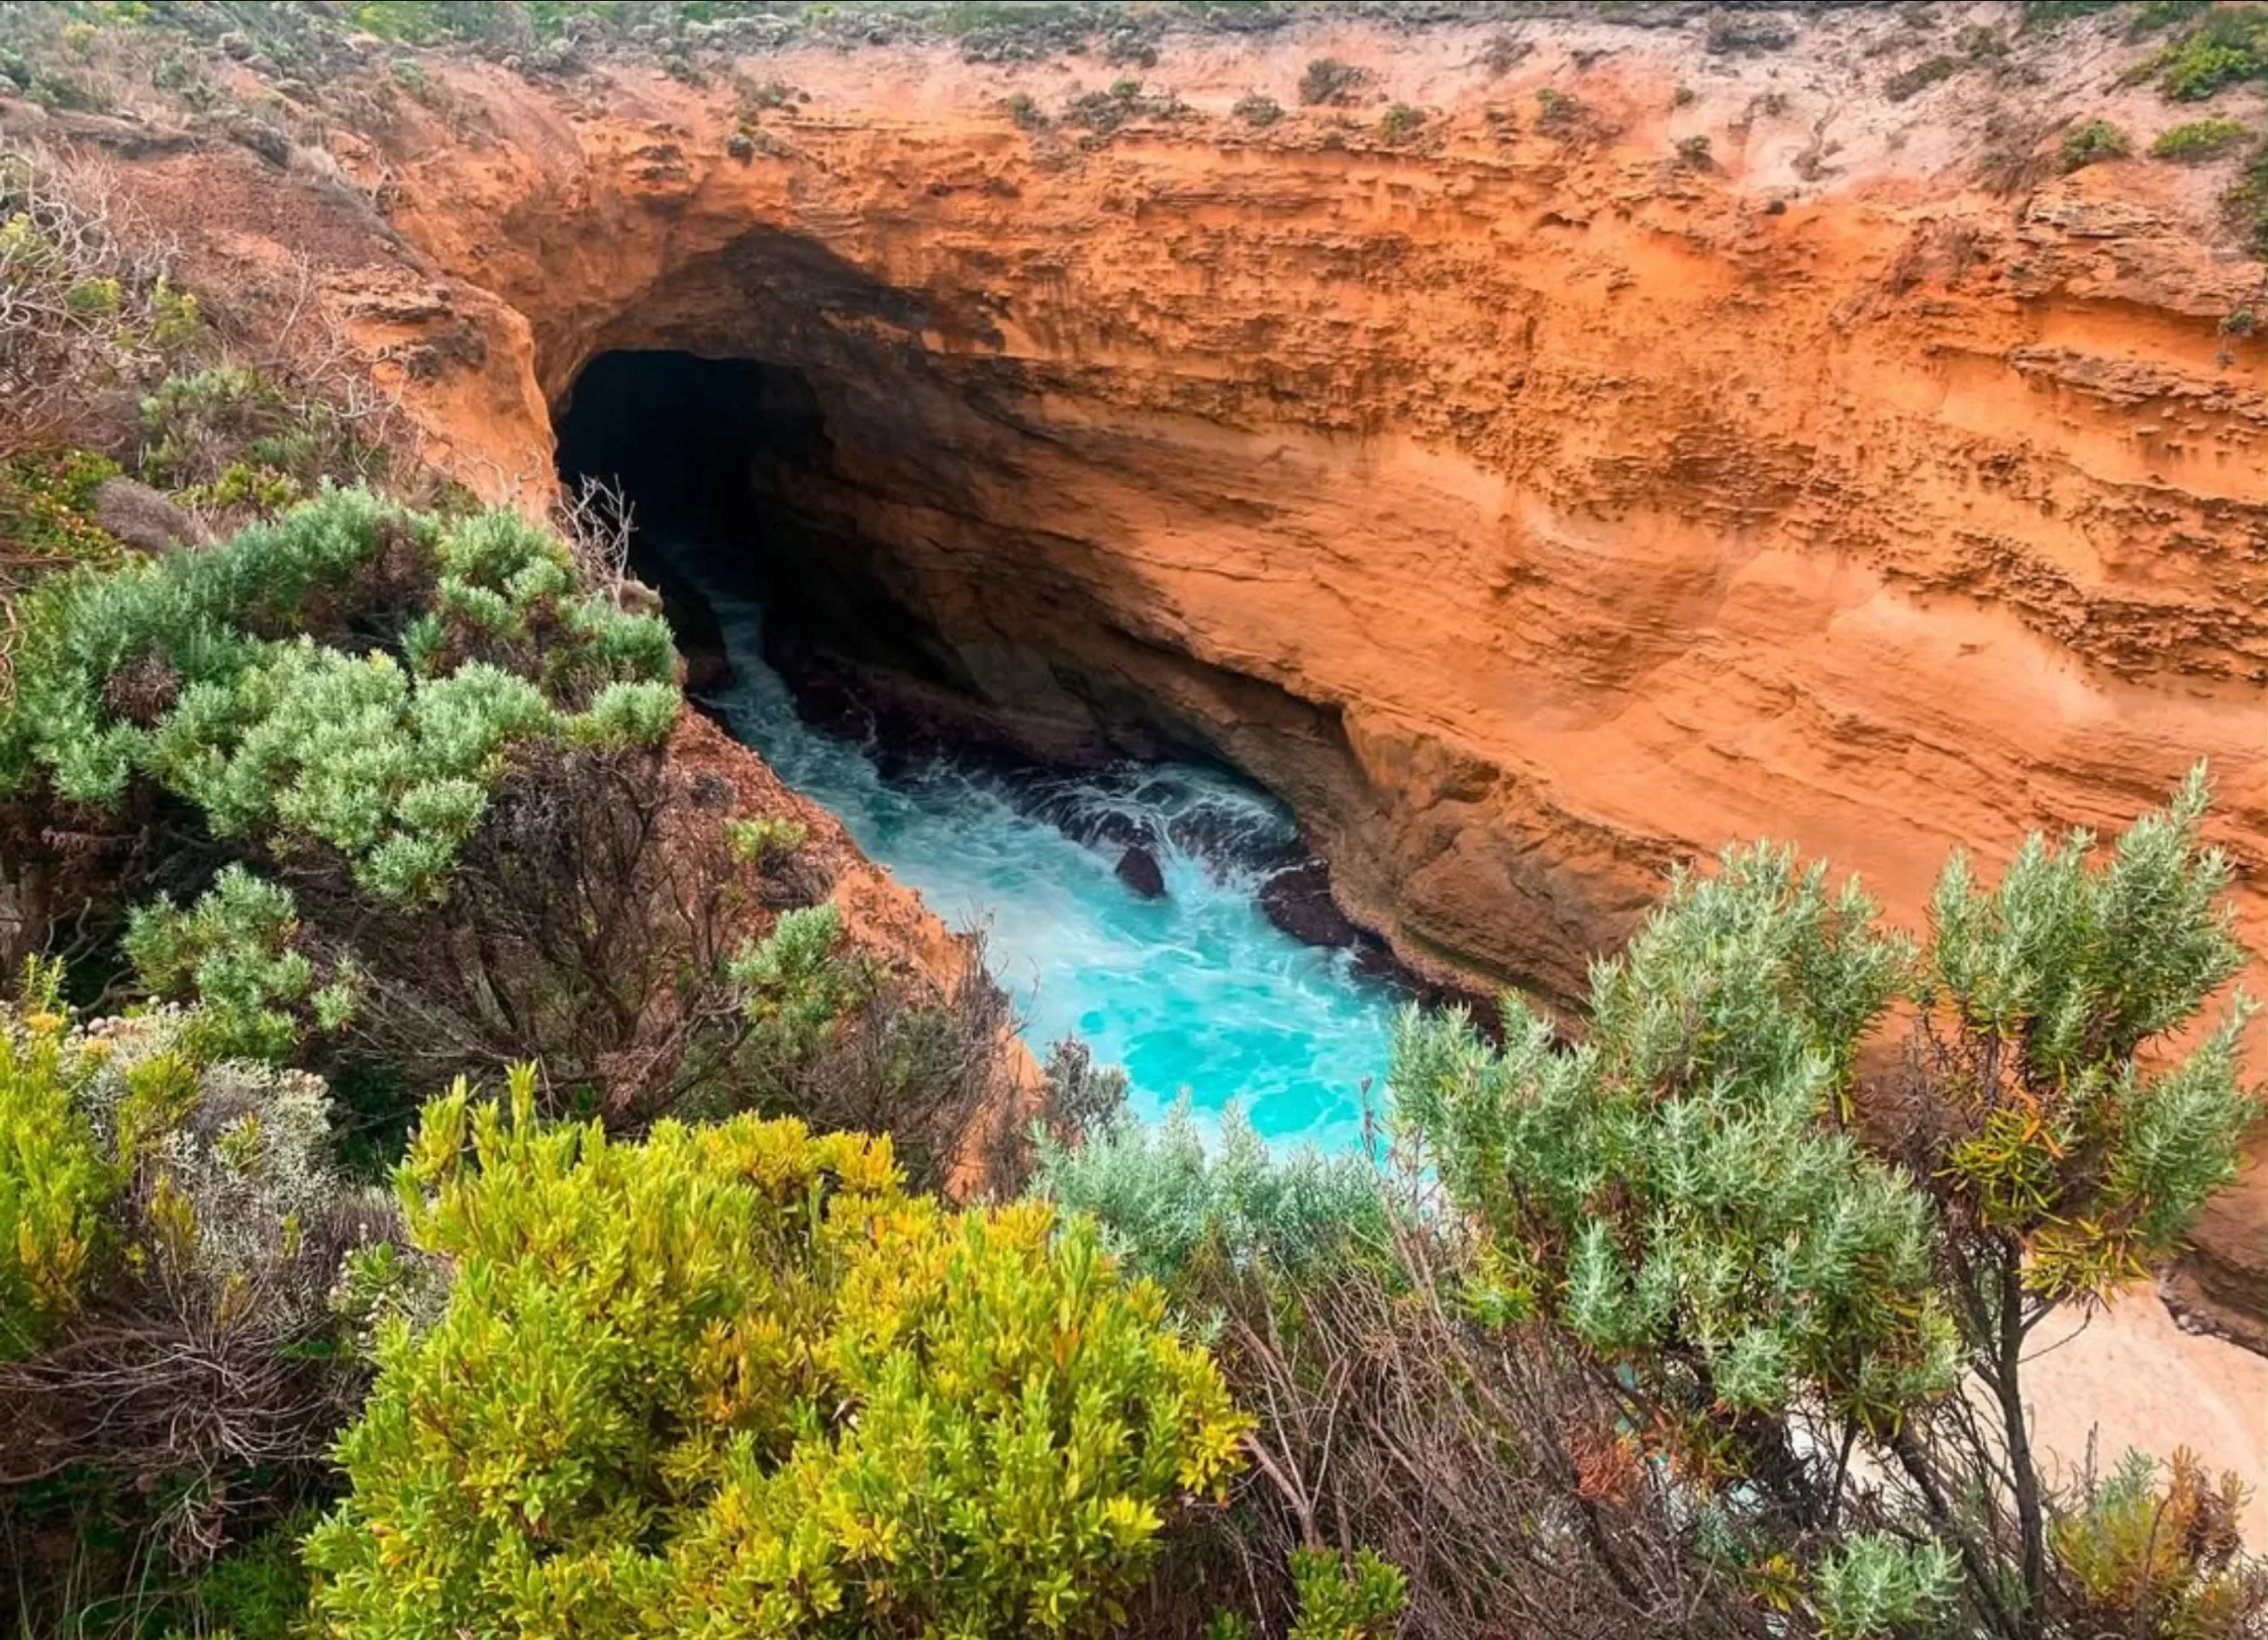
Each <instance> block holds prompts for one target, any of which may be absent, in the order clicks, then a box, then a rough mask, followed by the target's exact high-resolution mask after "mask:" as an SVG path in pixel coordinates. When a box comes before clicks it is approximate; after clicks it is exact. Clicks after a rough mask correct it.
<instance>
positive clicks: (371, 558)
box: [0, 491, 677, 900]
mask: <svg viewBox="0 0 2268 1640" xmlns="http://www.w3.org/2000/svg"><path fill="white" fill-rule="evenodd" d="M310 625H312V626H319V627H321V628H322V640H323V641H319V640H318V639H317V638H316V637H315V636H309V635H302V636H300V637H299V638H297V639H296V640H291V641H284V640H282V639H279V638H274V637H270V636H268V635H267V634H269V633H283V632H290V631H291V630H293V629H295V628H302V627H306V626H310ZM24 626H25V630H26V637H25V641H24V642H23V645H22V650H21V654H20V657H19V661H18V688H17V694H16V698H15V699H14V700H13V701H12V703H8V704H7V705H6V706H5V707H0V791H4V790H6V789H11V788H12V789H15V790H18V791H21V790H23V789H26V788H27V786H28V785H29V783H30V782H31V781H32V779H33V777H34V776H35V775H36V774H44V776H45V777H46V779H47V780H48V781H50V782H51V784H52V785H53V787H54V789H55V790H56V791H57V792H58V793H60V794H61V795H62V796H64V797H67V798H70V799H72V800H74V801H78V802H83V803H90V804H99V805H106V806H107V805H114V804H119V803H120V801H121V800H122V799H123V798H124V797H125V796H126V794H127V792H128V787H129V784H130V783H131V781H133V780H134V779H135V778H136V776H142V777H146V778H147V779H149V780H151V781H154V782H155V783H156V784H157V785H158V786H159V787H160V788H162V789H165V790H167V791H169V792H172V793H173V794H175V796H177V797H183V798H185V799H187V800H188V801H190V803H192V804H196V805H197V807H198V809H199V811H200V812H202V813H203V815H204V817H205V819H206V823H207V824H208V825H209V826H210V828H212V830H213V832H214V834H215V835H216V836H220V837H222V838H224V839H242V840H245V842H247V843H257V844H261V845H271V844H274V843H278V842H281V841H283V840H285V839H298V840H300V841H303V842H311V843H321V844H323V845H326V846H328V847H329V848H330V849H331V850H334V851H337V853H338V856H339V857H341V858H342V859H344V860H346V862H347V863H348V865H349V866H350V867H351V868H352V870H353V874H354V876H355V879H356V881H357V882H360V883H361V885H362V887H363V888H364V889H365V890H368V891H369V892H370V893H372V894H374V895H377V896H378V897H380V898H387V899H394V900H405V899H410V898H421V897H430V896H431V895H434V894H436V893H438V892H439V891H440V890H441V887H442V885H443V882H444V880H445V878H446V874H447V870H448V868H449V866H450V864H451V862H452V860H453V859H454V856H455V853H456V851H457V849H458V848H459V847H460V846H461V845H462V843H463V841H464V840H465V838H466V837H467V836H469V835H470V832H471V830H472V828H473V827H474V826H475V825H476V824H477V823H478V820H479V819H480V816H481V814H482V813H483V812H484V811H485V806H486V804H487V802H488V799H489V797H490V795H491V794H492V793H493V790H494V789H495V787H496V784H497V782H498V781H499V780H500V779H501V775H502V773H503V771H504V767H505V759H506V755H507V752H508V751H509V749H510V748H511V747H512V746H514V745H515V744H517V743H518V742H524V741H527V740H529V739H532V738H537V737H555V738H562V739H566V740H571V741H575V742H580V743H588V744H593V745H599V746H610V745H624V744H649V743H652V742H655V741H656V740H658V739H660V738H661V737H662V736H664V735H666V734H667V733H668V730H669V726H670V723H671V722H672V720H673V719H674V717H675V713H676V710H677V696H676V692H675V690H674V688H672V685H671V684H670V683H668V682H667V681H666V680H667V679H668V677H669V675H670V665H671V649H670V644H669V634H668V629H667V628H666V627H665V626H663V624H662V623H661V622H660V621H659V620H658V619H657V618H654V617H651V616H644V615H633V614H628V613H625V612H624V611H622V610H618V609H617V608H616V607H615V606H614V605H613V604H612V603H610V602H608V601H607V600H605V599H603V598H602V597H600V596H598V595H593V594H586V593H582V592H579V590H577V588H576V586H575V580H574V572H573V569H572V565H571V560H570V558H569V555H568V552H567V549H566V548H565V547H564V546H563V544H561V543H560V542H559V541H558V540H556V539H555V538H553V537H551V536H548V535H547V534H545V533H544V532H541V531H539V530H537V529H535V528H534V526H532V525H529V524H527V523H526V522H524V520H522V519H520V518H518V517H517V516H516V515H505V514H485V515H481V516H478V517H472V518H469V519H464V520H461V521H458V522H456V523H454V524H452V525H443V524H442V523H441V522H440V521H439V520H438V519H435V518H431V517H420V516H416V515H412V514H408V513H406V512H404V511H402V510H401V509H398V508H395V507H392V506H391V505H389V504H387V503H384V502H382V501H377V500H376V499H374V498H372V497H371V496H369V495H368V494H363V493H361V492H357V491H331V492H327V493H326V494H323V495H322V496H320V497H319V498H317V499H316V500H315V501H311V502H309V503H308V504H307V505H306V506H304V507H301V508H299V509H296V510H294V511H293V512H291V514H289V515H288V516H287V517H284V518H283V519H281V520H279V521H278V522H277V523H276V524H274V525H260V526H255V527H253V528H252V529H248V530H246V531H245V532H242V533H240V534H239V535H237V537H236V538H235V539H234V540H230V541H229V542H228V543H227V544H226V545H224V546H221V547H218V548H213V549H212V550H210V551H207V552H202V553H196V554H176V555H173V556H168V557H167V558H165V559H163V560H160V561H158V562H156V563H137V564H127V565H124V566H121V567H120V568H119V569H117V570H115V571H111V572H109V573H106V574H101V575H82V576H78V577H74V578H70V579H66V580H61V581H50V582H49V583H47V584H46V585H44V586H43V587H41V588H40V589H39V591H38V592H37V593H36V594H35V595H34V596H32V597H31V598H29V599H27V600H26V608H25V620H24ZM329 641H338V642H339V643H341V644H343V645H351V646H352V648H351V649H350V648H346V647H330V642H329ZM373 644H375V645H377V646H380V647H369V646H371V645H373ZM388 647H392V648H393V649H397V650H398V652H399V655H400V658H399V659H398V658H396V655H395V654H392V653H388V652H387V648H388ZM405 663H407V664H405Z"/></svg>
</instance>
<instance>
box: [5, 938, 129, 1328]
mask: <svg viewBox="0 0 2268 1640" xmlns="http://www.w3.org/2000/svg"><path fill="white" fill-rule="evenodd" d="M58 978H59V976H58V975H57V974H56V973H55V972H53V971H52V970H50V969H44V968H39V967H37V966H36V965H34V966H33V967H31V968H28V969H27V973H26V976H25V1000H24V1005H23V1006H22V1007H19V1008H12V1009H9V1010H7V1011H6V1012H5V1013H4V1014H0V1361H4V1360H9V1359H14V1358H19V1357H21V1356H26V1355H28V1354H30V1353H31V1352H32V1351H33V1350H34V1349H36V1348H37V1347H38V1346H39V1345H40V1344H41V1343H42V1342H43V1341H44V1340H45V1339H46V1337H47V1335H48V1334H49V1333H50V1331H51V1330H52V1329H53V1328H54V1326H55V1325H56V1324H57V1323H58V1322H59V1321H61V1320H62V1319H63V1318H64V1317H67V1316H69V1315H70V1314H71V1313H72V1312H73V1311H74V1310H76V1309H77V1308H78V1304H79V1299H80V1294H81V1289H82V1286H83V1283H84V1281H85V1278H86V1274H87V1266H88V1263H89V1260H90V1259H91V1258H92V1257H93V1256H94V1254H95V1250H96V1247H97V1242H98V1241H99V1240H100V1238H101V1235H102V1230H101V1224H102V1216H103V1211H104V1209H105V1207H106V1206H107V1205H108V1203H109V1201H110V1199H111V1198H112V1196H113V1194H115V1193H116V1192H117V1189H118V1184H119V1181H118V1178H117V1175H116V1171H115V1170H114V1169H113V1166H112V1165H111V1162H110V1160H109V1158H107V1157H106V1156H105V1155H104V1154H102V1152H101V1151H100V1149H99V1148H98V1147H97V1145H96V1143H95V1137H94V1133H93V1131H92V1130H91V1129H90V1128H89V1125H88V1122H87V1118H86V1114H85V1112H84V1111H82V1110H81V1109H80V1108H78V1106H77V1104H76V1102H75V1100H74V1097H73V1096H74V1092H75V1090H76V1088H77V1086H78V1085H79V1084H81V1083H82V1082H83V1081H84V1080H85V1079H86V1078H87V1077H88V1076H89V1075H90V1074H91V1070H92V1068H91V1066H90V1065H89V1063H88V1062H87V1058H86V1055H85V1053H84V1051H83V1049H82V1047H81V1046H80V1045H77V1044H75V1043H74V1042H72V1041H70V1039H69V1038H68V1037H67V1034H66V1020H65V1017H64V1015H63V1014H61V1013H60V1012H59V1006H60V1005H59V1003H58V999H57V991H56V987H57V983H58Z"/></svg>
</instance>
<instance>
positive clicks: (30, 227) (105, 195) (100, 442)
mask: <svg viewBox="0 0 2268 1640" xmlns="http://www.w3.org/2000/svg"><path fill="white" fill-rule="evenodd" d="M41 9H43V8H31V10H35V11H36V10H41ZM23 10H25V9H24V8H18V12H19V13H20V12H22V11H23ZM27 77H29V76H28V74H27ZM79 78H80V76H79V75H78V74H77V72H76V71H75V70H71V71H63V72H61V73H59V74H55V75H54V77H51V78H49V77H45V76H43V82H44V83H46V84H47V85H49V86H50V87H62V86H68V85H71V84H74V83H76V82H78V80H79ZM52 100H54V101H57V102H58V103H60V102H62V101H64V100H66V99H63V98H60V97H58V98H54V99H52ZM168 273H169V267H168V258H167V255H166V254H165V253H164V252H163V251H162V250H160V249H159V248H156V247H155V245H154V241H153V237H151V236H149V235H147V234H144V233H143V232H141V231H140V228H139V223H138V222H137V220H136V218H135V217H134V215H133V213H132V212H131V211H130V210H129V209H128V206H127V205H126V203H125V202H124V201H123V200H122V199H121V198H119V197H118V195H117V190H115V189H113V187H111V186H110V184H109V183H108V180H107V178H106V177H105V174H104V171H103V168H102V167H100V166H99V165H97V164H94V163H91V162H89V161H86V160H82V159H76V158H74V157H71V156H68V155H66V154H58V153H54V152H48V151H46V150H43V149H39V148H35V147H32V146H29V145H27V144H24V143H22V142H21V141H20V140H13V139H12V140H10V141H9V142H7V143H5V144H0V288H4V289H6V290H7V291H9V292H10V295H11V303H10V307H9V311H8V317H7V320H6V322H5V323H0V389H4V391H0V458H13V457H16V456H19V455H27V454H33V453H53V452H55V451H58V450H62V449H66V448H68V447H74V446H75V447H90V446H91V447H107V444H108V441H109V439H110V436H111V431H110V429H109V427H108V426H107V424H106V413H105V409H104V408H103V406H102V403H101V400H103V398H104V396H105V394H104V392H103V391H102V390H106V389H116V388H126V389H128V390H131V389H136V388H139V387H140V386H142V385H145V384H147V383H149V382H151V381H154V380H156V379H158V378H159V377H162V376H163V375H164V374H165V373H166V372H167V370H169V369H172V368H173V367H174V365H175V363H177V362H178V361H181V360H182V359H183V358H184V357H186V356H188V355H190V354H193V353H194V352H195V351H197V350H198V347H199V346H200V344H202V343H203V342H204V341H205V340H206V327H205V325H204V323H203V318H202V315H200V313H199V311H198V304H197V301H196V299H195V298H193V297H190V296H187V295H184V294H183V292H182V291H180V290H178V289H177V288H176V287H175V285H174V284H172V283H171V282H170V281H169V279H168Z"/></svg>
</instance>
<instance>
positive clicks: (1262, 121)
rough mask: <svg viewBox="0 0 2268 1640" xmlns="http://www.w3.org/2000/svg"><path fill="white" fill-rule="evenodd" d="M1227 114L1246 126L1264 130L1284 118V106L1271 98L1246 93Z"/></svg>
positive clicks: (1255, 93) (1256, 93)
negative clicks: (1232, 115) (1230, 114)
mask: <svg viewBox="0 0 2268 1640" xmlns="http://www.w3.org/2000/svg"><path fill="white" fill-rule="evenodd" d="M1229 112H1230V113H1232V114H1234V115H1236V117H1237V118H1238V119H1239V120H1243V121H1244V122H1245V123H1246V124H1247V125H1248V126H1253V127H1254V128H1259V129H1263V130H1264V129H1265V128H1268V127H1269V126H1271V125H1274V124H1275V123H1276V122H1277V121H1278V120H1281V119H1282V118H1283V117H1284V105H1283V104H1281V103H1279V102H1278V101H1277V100H1276V99H1275V98H1274V97H1263V96H1262V95H1261V94H1260V93H1259V92H1257V91H1247V93H1246V94H1245V95H1244V96H1242V97H1239V98H1237V100H1236V105H1235V106H1234V107H1232V108H1231V109H1230V110H1229Z"/></svg>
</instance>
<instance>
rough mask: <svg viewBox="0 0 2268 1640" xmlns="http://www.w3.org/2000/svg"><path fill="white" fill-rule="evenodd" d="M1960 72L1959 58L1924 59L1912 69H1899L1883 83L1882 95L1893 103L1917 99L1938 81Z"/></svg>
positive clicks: (1939, 57) (1948, 78) (1938, 57)
mask: <svg viewBox="0 0 2268 1640" xmlns="http://www.w3.org/2000/svg"><path fill="white" fill-rule="evenodd" d="M1960 72H1961V58H1957V57H1946V56H1943V55H1940V56H1937V57H1930V58H1923V59H1922V61H1921V62H1918V63H1916V64H1915V65H1914V66H1913V67H1911V68H1904V69H1900V70H1899V72H1898V73H1896V74H1892V75H1891V77H1890V78H1889V79H1887V80H1885V81H1884V82H1883V88H1882V89H1883V95H1884V96H1885V97H1889V98H1890V100H1891V102H1893V103H1902V102H1905V101H1907V99H1908V98H1910V97H1919V96H1920V95H1921V94H1922V92H1924V91H1926V90H1928V89H1930V87H1931V86H1933V85H1936V84H1937V83H1938V82H1939V81H1942V80H1950V79H1952V78H1953V75H1955V74H1959V73H1960Z"/></svg>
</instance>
